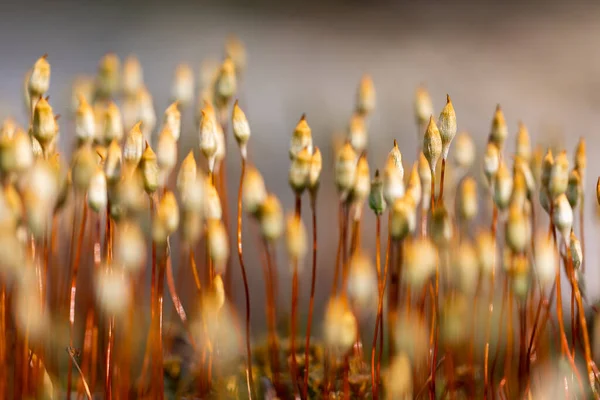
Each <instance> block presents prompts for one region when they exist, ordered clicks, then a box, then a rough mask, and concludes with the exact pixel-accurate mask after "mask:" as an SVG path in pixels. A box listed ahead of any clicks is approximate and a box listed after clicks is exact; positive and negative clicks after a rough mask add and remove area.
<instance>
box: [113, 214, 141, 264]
mask: <svg viewBox="0 0 600 400" xmlns="http://www.w3.org/2000/svg"><path fill="white" fill-rule="evenodd" d="M116 236H117V239H116V240H115V241H114V252H115V261H116V262H117V263H118V264H119V265H121V266H122V267H123V269H124V270H125V271H128V272H130V273H136V272H138V271H139V270H140V269H142V268H143V267H144V264H145V261H146V242H145V238H144V235H143V233H142V231H141V230H140V227H139V226H138V224H136V223H134V222H132V221H127V220H126V221H123V222H120V223H119V224H117V229H116Z"/></svg>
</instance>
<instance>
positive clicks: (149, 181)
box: [138, 143, 159, 194]
mask: <svg viewBox="0 0 600 400" xmlns="http://www.w3.org/2000/svg"><path fill="white" fill-rule="evenodd" d="M138 168H139V169H140V172H141V173H142V179H143V182H144V190H146V193H148V194H152V193H154V192H155V191H156V189H158V184H159V181H158V161H157V157H156V154H155V153H154V151H153V150H152V148H151V147H150V145H149V144H148V143H146V150H144V153H143V154H142V159H141V160H140V163H139V165H138Z"/></svg>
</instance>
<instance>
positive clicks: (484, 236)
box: [477, 231, 497, 275]
mask: <svg viewBox="0 0 600 400" xmlns="http://www.w3.org/2000/svg"><path fill="white" fill-rule="evenodd" d="M477 258H478V260H479V266H480V267H481V271H482V273H484V274H485V275H489V274H490V273H492V272H493V271H494V269H495V266H496V259H497V250H496V240H495V238H494V236H492V234H491V233H490V232H488V231H484V232H479V233H478V234H477Z"/></svg>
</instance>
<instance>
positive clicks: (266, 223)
mask: <svg viewBox="0 0 600 400" xmlns="http://www.w3.org/2000/svg"><path fill="white" fill-rule="evenodd" d="M259 215H260V220H259V221H260V230H261V233H262V235H263V237H264V238H265V239H267V240H269V241H275V240H277V239H278V238H279V237H280V236H281V233H282V231H283V212H282V211H281V203H279V200H278V199H277V197H275V195H273V194H269V195H268V196H267V198H266V199H265V201H264V202H263V203H262V205H261V207H260V214H259Z"/></svg>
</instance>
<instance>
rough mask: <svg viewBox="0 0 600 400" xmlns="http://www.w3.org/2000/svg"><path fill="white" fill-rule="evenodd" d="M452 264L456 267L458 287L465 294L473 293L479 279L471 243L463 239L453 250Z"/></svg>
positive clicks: (475, 253) (474, 252) (476, 261)
mask: <svg viewBox="0 0 600 400" xmlns="http://www.w3.org/2000/svg"><path fill="white" fill-rule="evenodd" d="M453 265H454V267H455V268H456V269H457V272H458V278H459V287H460V288H461V290H462V292H463V293H465V294H473V293H475V289H476V287H477V280H478V279H479V263H478V260H477V251H476V249H475V246H474V245H473V243H471V242H470V241H469V240H464V241H462V242H461V243H460V245H459V246H458V248H457V249H455V250H454V252H453Z"/></svg>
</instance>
